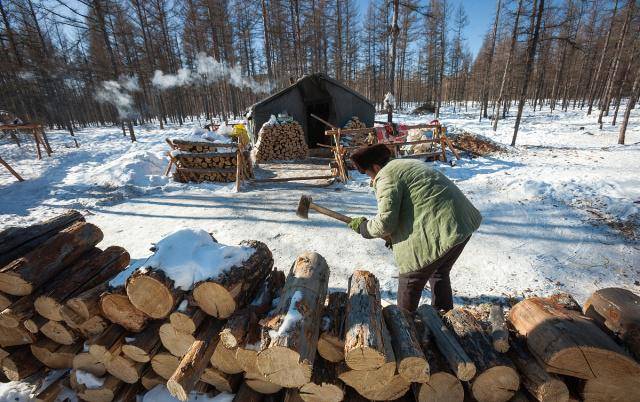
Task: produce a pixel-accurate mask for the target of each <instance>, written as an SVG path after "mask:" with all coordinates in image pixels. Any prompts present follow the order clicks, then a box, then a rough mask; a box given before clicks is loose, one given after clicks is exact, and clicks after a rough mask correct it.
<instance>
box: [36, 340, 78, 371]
mask: <svg viewBox="0 0 640 402" xmlns="http://www.w3.org/2000/svg"><path fill="white" fill-rule="evenodd" d="M30 348H31V354H32V355H33V356H34V357H35V358H36V359H38V360H40V361H41V362H42V364H44V365H45V366H47V367H49V368H52V369H70V368H72V367H73V358H74V357H75V356H76V353H78V352H80V351H81V350H82V343H81V342H78V343H75V344H73V345H68V346H67V345H60V344H59V343H56V342H54V341H52V340H49V339H40V340H38V341H37V342H36V343H34V344H32V345H31V346H30Z"/></svg>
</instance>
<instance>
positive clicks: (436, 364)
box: [412, 314, 464, 402]
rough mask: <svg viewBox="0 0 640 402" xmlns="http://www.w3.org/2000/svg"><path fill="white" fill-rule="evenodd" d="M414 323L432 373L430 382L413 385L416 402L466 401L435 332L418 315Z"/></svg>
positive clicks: (462, 389) (460, 384)
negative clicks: (437, 343)
mask: <svg viewBox="0 0 640 402" xmlns="http://www.w3.org/2000/svg"><path fill="white" fill-rule="evenodd" d="M414 323H415V328H416V335H417V337H418V342H420V347H421V348H422V351H423V352H424V354H425V356H426V358H427V361H428V362H429V371H430V373H429V382H427V383H425V384H420V383H415V384H412V388H413V393H414V395H415V398H416V400H417V401H418V402H462V401H463V400H464V388H463V386H462V383H461V382H460V380H459V379H458V377H456V375H455V374H454V373H453V371H451V369H450V368H449V366H448V364H447V360H446V359H445V357H444V356H443V355H442V353H440V351H439V350H438V347H437V346H436V344H435V338H434V336H433V332H432V331H431V329H430V328H429V326H428V325H426V324H425V323H424V322H423V321H422V319H421V318H420V315H419V314H416V317H415V320H414Z"/></svg>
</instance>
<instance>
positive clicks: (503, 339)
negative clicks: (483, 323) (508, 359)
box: [489, 304, 509, 353]
mask: <svg viewBox="0 0 640 402" xmlns="http://www.w3.org/2000/svg"><path fill="white" fill-rule="evenodd" d="M489 324H491V339H492V341H493V348H494V349H495V350H496V351H497V352H500V353H507V351H508V350H509V330H508V329H507V323H506V322H505V320H504V311H502V306H501V305H499V304H494V305H492V306H491V309H490V310H489Z"/></svg>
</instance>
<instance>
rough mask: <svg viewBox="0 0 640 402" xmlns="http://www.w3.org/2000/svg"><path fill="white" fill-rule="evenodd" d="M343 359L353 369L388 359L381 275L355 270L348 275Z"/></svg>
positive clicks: (378, 364)
mask: <svg viewBox="0 0 640 402" xmlns="http://www.w3.org/2000/svg"><path fill="white" fill-rule="evenodd" d="M345 328H346V331H347V332H346V334H345V346H344V360H345V362H346V363H347V366H349V367H350V368H351V369H352V370H375V369H377V368H378V367H380V366H382V365H383V364H384V363H385V360H386V359H385V349H384V346H385V342H386V341H387V340H385V339H384V338H383V328H384V321H383V318H382V308H381V306H380V285H379V282H378V279H377V278H376V277H375V276H374V275H373V274H372V273H370V272H368V271H355V272H354V273H353V275H352V276H351V278H350V279H349V301H348V302H347V310H346V318H345Z"/></svg>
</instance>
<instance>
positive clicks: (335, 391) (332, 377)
mask: <svg viewBox="0 0 640 402" xmlns="http://www.w3.org/2000/svg"><path fill="white" fill-rule="evenodd" d="M300 398H302V400H303V401H305V402H320V401H322V402H340V401H342V400H343V399H344V386H343V385H342V382H341V381H340V380H339V379H338V376H337V371H336V365H335V364H334V363H331V362H328V361H326V360H324V359H316V360H315V361H314V364H313V373H312V374H311V381H309V382H308V383H306V384H305V385H303V386H302V387H300Z"/></svg>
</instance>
